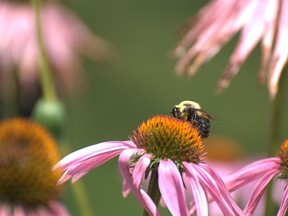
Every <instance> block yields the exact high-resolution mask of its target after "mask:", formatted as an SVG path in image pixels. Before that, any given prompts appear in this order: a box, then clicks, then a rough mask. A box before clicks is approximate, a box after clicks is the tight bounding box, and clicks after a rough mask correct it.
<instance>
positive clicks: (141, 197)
mask: <svg viewBox="0 0 288 216" xmlns="http://www.w3.org/2000/svg"><path fill="white" fill-rule="evenodd" d="M134 153H135V150H133V149H126V150H124V151H123V152H122V153H121V154H120V156H119V169H120V172H121V174H122V176H123V178H124V179H125V181H126V182H127V184H128V185H129V187H130V189H131V191H132V192H133V193H134V195H135V196H136V198H137V199H138V201H139V202H140V203H141V205H142V206H143V207H144V208H145V210H146V211H147V212H148V213H149V215H153V216H154V215H155V216H160V213H159V211H158V209H157V206H156V205H155V203H154V202H153V200H152V199H151V198H150V197H149V195H148V194H147V193H146V192H145V191H144V190H143V189H141V187H140V185H139V187H136V185H135V184H134V182H133V178H132V175H131V173H130V171H129V161H130V158H131V156H132V155H133V154H134Z"/></svg>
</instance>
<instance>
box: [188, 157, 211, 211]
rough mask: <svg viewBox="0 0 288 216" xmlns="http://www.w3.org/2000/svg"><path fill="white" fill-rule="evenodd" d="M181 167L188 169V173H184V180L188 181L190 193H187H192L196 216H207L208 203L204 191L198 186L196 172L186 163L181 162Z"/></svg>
mask: <svg viewBox="0 0 288 216" xmlns="http://www.w3.org/2000/svg"><path fill="white" fill-rule="evenodd" d="M183 166H184V168H185V170H187V169H189V173H188V172H186V175H185V176H186V178H185V179H186V180H187V181H188V183H189V185H190V187H191V188H190V189H191V191H189V192H192V194H193V198H194V202H195V207H196V213H197V216H204V215H208V202H207V199H206V194H205V191H204V190H203V188H202V186H201V184H200V181H199V178H198V175H197V171H196V170H195V169H194V168H193V166H190V164H189V163H187V162H183ZM190 213H191V212H190Z"/></svg>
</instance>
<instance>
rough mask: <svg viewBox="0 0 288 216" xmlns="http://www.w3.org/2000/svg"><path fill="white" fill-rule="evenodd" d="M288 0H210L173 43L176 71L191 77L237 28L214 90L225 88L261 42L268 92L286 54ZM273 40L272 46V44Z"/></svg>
mask: <svg viewBox="0 0 288 216" xmlns="http://www.w3.org/2000/svg"><path fill="white" fill-rule="evenodd" d="M287 13H288V2H287V1H286V0H278V1H274V0H226V1H225V0H211V2H210V3H209V4H207V5H206V6H205V7H204V8H203V9H201V10H200V12H199V13H198V14H197V16H196V17H195V18H193V20H192V22H190V24H189V30H188V32H187V34H186V35H185V37H184V38H183V39H182V41H181V42H180V43H179V45H178V46H177V48H176V50H175V53H176V55H177V56H179V57H180V60H179V62H178V65H177V67H176V70H177V71H178V73H180V74H182V73H184V71H186V70H187V71H188V74H189V75H191V76H193V75H194V74H195V73H196V71H197V70H198V68H199V67H200V66H201V65H202V64H203V63H204V62H205V61H208V60H209V59H210V58H212V57H213V56H214V55H215V54H216V53H217V52H218V51H219V50H220V49H221V48H222V46H223V45H224V44H226V43H227V42H228V41H229V40H230V39H231V38H232V37H233V36H234V35H235V34H236V33H237V32H239V31H241V36H240V40H239V42H238V44H237V46H236V49H235V50H234V52H233V54H232V56H231V57H230V62H229V65H228V66H227V69H226V70H225V72H224V73H223V75H222V77H221V79H220V80H219V82H218V86H217V88H218V90H222V89H223V88H226V87H228V85H229V82H230V80H231V78H232V77H233V76H235V75H236V74H237V73H238V71H239V69H240V66H241V65H242V63H243V62H244V61H245V60H246V58H247V57H248V55H249V54H250V52H251V51H252V50H253V49H254V48H255V46H256V45H257V44H258V43H259V42H260V41H261V48H262V61H261V68H260V72H259V80H260V82H261V83H263V82H264V81H265V79H266V78H267V80H268V88H269V92H270V95H271V96H272V97H274V96H275V95H276V93H277V91H278V83H279V79H280V76H281V73H282V71H283V67H284V65H285V64H286V62H287V57H288V49H287V46H288V42H287V37H288V18H287ZM274 41H275V46H274Z"/></svg>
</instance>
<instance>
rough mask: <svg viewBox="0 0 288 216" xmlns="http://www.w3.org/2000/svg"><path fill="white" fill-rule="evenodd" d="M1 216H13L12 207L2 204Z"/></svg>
mask: <svg viewBox="0 0 288 216" xmlns="http://www.w3.org/2000/svg"><path fill="white" fill-rule="evenodd" d="M0 215H3V216H12V213H11V209H10V207H9V206H8V205H6V204H3V203H1V204H0Z"/></svg>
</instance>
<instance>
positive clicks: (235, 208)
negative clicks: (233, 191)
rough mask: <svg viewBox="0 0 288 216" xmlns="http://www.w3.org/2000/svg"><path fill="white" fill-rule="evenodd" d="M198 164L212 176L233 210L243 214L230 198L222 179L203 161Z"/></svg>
mask: <svg viewBox="0 0 288 216" xmlns="http://www.w3.org/2000/svg"><path fill="white" fill-rule="evenodd" d="M199 166H200V167H202V168H203V169H205V171H207V172H208V173H209V175H211V176H212V178H213V179H214V180H215V182H216V184H217V185H218V188H219V191H220V192H221V194H223V197H225V199H226V200H227V201H228V202H227V203H228V204H229V205H230V206H231V208H232V209H233V211H235V214H237V215H241V214H243V212H242V210H241V209H240V208H239V206H238V205H237V204H236V203H235V202H234V200H233V199H232V197H231V195H230V193H229V192H228V190H227V188H226V186H225V184H224V183H223V181H222V179H221V178H220V177H219V175H218V174H217V173H216V172H215V171H214V170H213V169H211V167H210V166H208V165H207V164H205V163H199Z"/></svg>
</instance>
